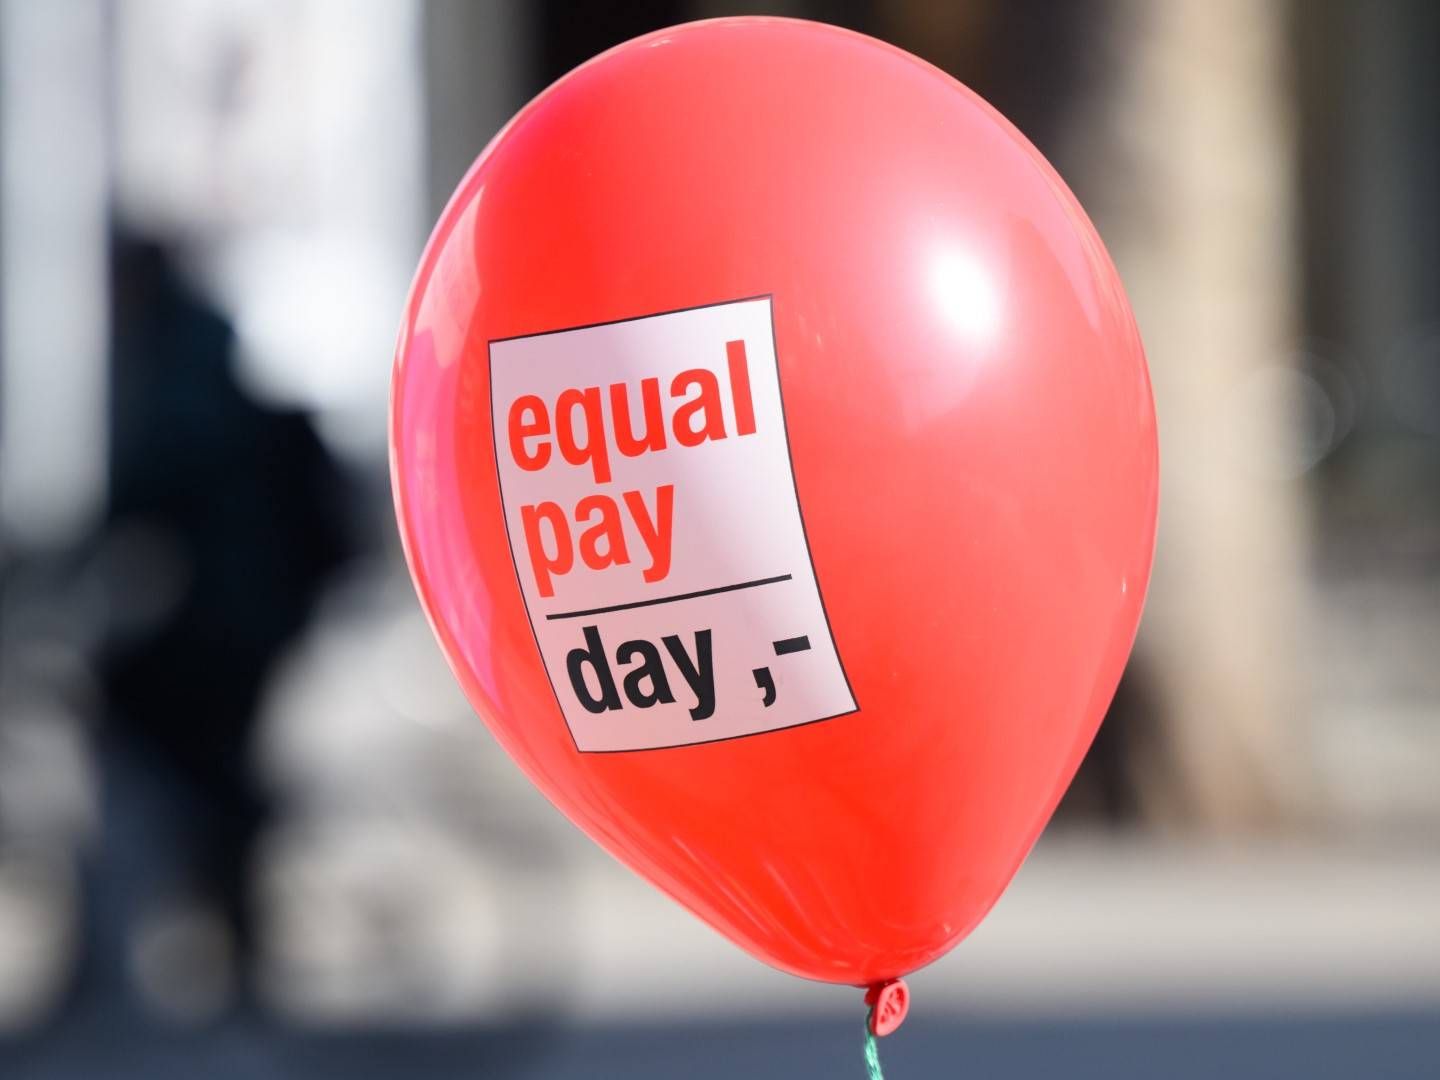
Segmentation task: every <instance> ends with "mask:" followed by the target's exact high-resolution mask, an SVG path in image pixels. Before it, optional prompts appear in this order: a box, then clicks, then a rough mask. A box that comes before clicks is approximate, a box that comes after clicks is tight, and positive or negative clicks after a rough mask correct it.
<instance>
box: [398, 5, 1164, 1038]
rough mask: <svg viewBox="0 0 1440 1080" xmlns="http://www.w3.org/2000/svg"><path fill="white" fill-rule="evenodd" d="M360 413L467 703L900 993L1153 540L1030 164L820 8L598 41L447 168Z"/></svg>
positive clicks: (1114, 659)
mask: <svg viewBox="0 0 1440 1080" xmlns="http://www.w3.org/2000/svg"><path fill="white" fill-rule="evenodd" d="M391 425H392V431H391V434H392V452H393V475H394V485H395V493H396V503H397V508H398V514H399V519H400V527H401V532H402V535H403V537H404V544H405V550H406V553H407V556H408V558H409V563H410V568H411V571H412V572H413V575H414V578H415V582H416V585H417V588H418V590H419V594H420V597H421V600H422V602H423V603H424V606H425V609H426V611H427V612H428V613H429V615H430V618H431V621H432V622H433V625H434V628H435V631H436V634H437V635H438V637H439V640H440V642H441V645H442V646H443V648H444V650H445V653H446V655H447V656H448V657H449V660H450V663H451V665H452V667H453V669H454V671H455V673H456V675H457V677H458V678H459V680H460V682H461V684H462V685H463V687H464V690H465V692H466V694H467V695H468V696H469V699H470V701H471V703H472V704H473V705H474V707H475V709H476V711H477V712H478V713H479V714H480V716H481V717H482V718H483V719H484V721H485V722H486V723H487V724H488V725H489V726H490V728H491V730H492V731H493V732H494V734H495V737H496V738H497V739H498V740H499V742H500V743H501V745H503V746H504V748H505V749H506V750H507V751H508V752H509V753H510V754H511V756H513V757H514V759H515V760H516V762H517V763H518V764H519V765H520V767H521V768H522V769H524V771H525V772H526V773H527V774H528V775H529V777H530V778H531V779H532V780H533V781H534V782H535V784H536V785H537V786H538V787H539V788H540V789H541V790H542V791H543V792H544V793H545V794H546V795H547V796H548V797H549V798H550V799H551V801H552V802H554V804H555V805H556V806H558V807H559V808H560V809H561V810H562V811H564V813H565V814H567V815H568V816H569V817H570V818H571V820H573V821H574V822H575V823H576V824H577V825H579V826H580V828H582V829H583V830H584V831H585V832H586V833H588V834H589V835H590V836H591V837H593V838H594V839H595V840H596V842H598V843H599V844H601V845H602V846H603V847H604V848H606V849H607V850H608V851H610V852H611V853H612V854H613V855H615V857H616V858H618V859H620V860H621V861H622V862H624V863H625V864H627V865H628V866H630V867H631V868H632V869H634V870H635V871H636V872H638V873H639V874H641V875H643V876H644V877H646V878H648V879H649V880H650V881H651V882H652V883H653V884H655V885H656V886H657V887H659V888H660V889H662V890H663V891H664V892H666V893H668V894H669V895H670V896H672V897H674V898H675V899H676V900H678V901H679V902H680V903H681V904H683V905H685V906H686V907H687V908H689V909H690V910H691V911H693V912H694V913H695V914H696V915H698V916H699V917H700V918H702V919H704V920H705V921H706V922H708V923H709V924H710V925H711V926H713V927H715V928H716V929H718V930H720V931H721V932H722V933H724V934H725V935H726V936H728V937H729V938H731V939H732V940H733V941H734V942H736V943H737V944H739V945H740V946H742V947H743V948H745V949H747V950H749V951H750V952H751V953H753V954H754V955H755V956H757V957H759V958H760V959H762V960H764V961H766V962H768V963H770V964H773V965H774V966H776V967H778V968H781V969H783V970H785V971H788V972H793V973H794V974H796V975H802V976H806V977H809V978H812V979H821V980H827V981H831V982H837V983H848V984H854V985H859V986H867V987H872V988H874V990H873V992H872V999H875V1000H879V1001H881V1002H882V1004H884V1009H883V1010H882V1011H883V1012H884V1015H883V1016H882V1017H881V1018H880V1021H879V1023H881V1024H883V1023H884V1022H885V1019H886V1018H887V1017H888V1018H889V1019H890V1020H893V1021H894V1022H898V1020H897V1019H895V1018H896V1017H897V1016H903V1009H904V1005H905V1003H906V1002H905V1000H904V999H903V995H902V996H899V997H897V995H896V994H895V993H894V992H893V990H894V988H893V987H892V988H890V990H891V991H892V992H891V993H889V994H888V996H887V995H886V994H883V993H882V992H881V991H882V990H884V989H885V988H884V987H882V984H885V983H888V982H889V981H890V980H893V979H895V978H896V977H898V976H901V975H903V974H904V973H906V972H909V971H913V970H914V969H916V968H918V967H920V966H922V965H924V964H928V963H930V962H931V961H932V960H934V959H936V958H937V957H939V956H940V955H941V954H943V953H944V952H946V950H948V949H950V948H951V947H952V946H954V945H955V944H956V943H957V942H958V941H960V939H962V938H963V937H965V935H966V934H968V933H969V932H970V931H971V930H972V929H973V928H974V927H975V925H976V924H977V923H978V922H979V921H980V919H981V918H982V917H983V916H984V915H985V913H986V912H987V911H988V910H989V909H990V907H991V905H993V904H994V903H995V901H996V899H997V898H998V897H999V896H1000V893H1001V892H1002V890H1004V888H1005V886H1006V884H1007V883H1008V882H1009V881H1010V878H1011V876H1012V875H1013V874H1014V873H1015V871H1016V869H1017V867H1018V866H1019V865H1020V863H1021V861H1022V860H1023V859H1024V858H1025V855H1026V853H1027V852H1028V851H1029V850H1030V848H1031V845H1032V844H1034V842H1035V840H1036V838H1037V836H1038V835H1039V833H1040V831H1041V829H1042V828H1043V827H1044V825H1045V823H1046V821H1047V819H1048V818H1049V816H1050V814H1051V812H1052V811H1053V810H1054V808H1055V805H1056V803H1057V801H1058V800H1059V799H1060V796H1061V794H1062V793H1063V792H1064V791H1065V788H1066V786H1067V785H1068V783H1069V782H1070V779H1071V777H1072V775H1073V774H1074V772H1075V770H1076V767H1077V766H1078V765H1079V762H1080V759H1081V758H1082V756H1083V755H1084V754H1085V751H1086V749H1087V747H1088V746H1089V744H1090V741H1091V738H1092V737H1093V735H1094V734H1095V730H1096V727H1097V725H1098V724H1099V723H1100V720H1101V717H1102V715H1103V714H1104V712H1105V709H1106V707H1107V705H1108V704H1109V701H1110V699H1111V695H1112V694H1113V692H1114V690H1115V686H1116V683H1117V681H1118V680H1119V677H1120V673H1121V669H1122V668H1123V667H1124V665H1125V661H1126V657H1127V654H1128V652H1129V650H1130V646H1131V643H1132V640H1133V638H1134V635H1135V630H1136V623H1137V620H1138V619H1139V616H1140V609H1141V603H1142V599H1143V597H1144V594H1145V588H1146V583H1147V580H1148V578H1149V574H1150V563H1151V554H1152V549H1153V543H1154V536H1155V511H1156V494H1157V481H1156V465H1157V454H1156V437H1155V421H1154V414H1153V408H1152V402H1151V393H1150V386H1149V381H1148V377H1147V373H1146V367H1145V360H1144V356H1143V353H1142V351H1141V345H1140V340H1139V338H1138V336H1137V333H1136V329H1135V325H1134V322H1133V319H1132V317H1131V313H1130V310H1129V307H1128V305H1127V302H1126V299H1125V294H1124V291H1123V289H1122V287H1121V284H1120V282H1119V280H1118V278H1117V276H1116V273H1115V270H1114V268H1113V267H1112V265H1111V263H1110V261H1109V259H1108V257H1107V256H1106V253H1105V250H1104V248H1103V246H1102V245H1101V243H1100V240H1099V238H1098V237H1097V236H1096V233H1095V230H1094V229H1093V228H1092V226H1091V225H1090V223H1089V221H1088V220H1087V219H1086V217H1085V214H1084V213H1083V211H1082V210H1081V209H1080V206H1079V205H1078V204H1077V202H1076V201H1075V198H1074V197H1073V196H1072V195H1071V194H1070V192H1069V190H1068V189H1067V188H1066V187H1065V185H1064V184H1063V183H1062V182H1061V180H1060V178H1059V177H1058V176H1057V175H1056V174H1055V172H1054V170H1052V169H1051V167H1050V166H1049V165H1048V164H1047V163H1046V162H1045V160H1044V159H1043V158H1042V157H1041V156H1040V154H1039V153H1038V152H1037V151H1036V150H1035V148H1034V147H1033V146H1031V145H1030V143H1028V142H1027V141H1026V140H1025V138H1024V137H1023V136H1022V135H1020V133H1019V132H1017V131H1016V130H1015V129H1014V128H1013V127H1011V125H1010V124H1009V123H1007V122H1006V121H1005V120H1004V119H1003V118H1002V117H1001V116H1000V115H998V114H997V113H996V112H995V111H994V110H993V109H992V108H990V107H989V106H988V105H986V104H985V103H984V102H983V101H982V100H980V99H979V98H978V97H976V96H975V95H974V94H973V93H971V92H970V91H969V90H967V89H965V88H964V87H963V86H961V85H960V84H959V83H957V82H955V81H954V80H953V79H952V78H950V77H949V76H947V75H945V74H943V73H942V72H940V71H938V70H937V69H935V68H934V67H931V66H930V65H928V64H926V63H923V62H922V61H920V60H918V59H916V58H915V57H913V56H911V55H909V54H907V53H904V52H901V51H900V50H898V49H895V48H892V47H890V46H887V45H884V44H882V43H880V42H877V41H874V40H871V39H869V38H866V37H863V36H860V35H857V34H853V33H849V32H846V31H842V30H838V29H834V28H831V27H827V26H821V25H817V24H813V23H805V22H797V21H790V20H779V19H748V18H747V19H726V20H719V21H713V22H705V23H696V24H692V25H687V26H681V27H678V28H676V29H673V30H667V31H663V32H660V33H656V34H651V35H649V36H647V37H643V38H640V39H638V40H635V41H632V42H630V43H628V44H626V45H622V46H620V47H619V48H617V49H614V50H612V51H610V52H608V53H606V54H604V55H603V56H601V57H599V58H597V59H595V60H593V61H591V62H590V63H587V64H585V65H584V66H582V67H580V68H579V69H577V70H576V71H574V72H572V73H571V74H569V75H568V76H566V77H565V78H563V79H561V80H560V81H559V82H558V83H556V84H555V85H554V86H552V87H550V88H549V89H548V90H546V91H545V92H544V93H543V94H541V95H540V96H539V97H538V98H536V99H535V100H534V101H533V102H532V103H531V104H530V105H528V106H527V107H526V108H525V109H524V110H523V111H522V112H521V113H520V114H519V115H518V116H516V117H515V119H514V120H513V121H512V122H511V123H510V124H509V125H508V126H507V127H506V128H505V129H504V130H503V131H502V132H501V133H500V134H499V135H498V136H497V137H496V138H495V140H494V141H493V142H492V143H491V144H490V146H489V147H488V148H487V149H486V150H485V152H484V153H483V154H482V155H481V156H480V158H479V160H478V161H477V162H476V163H475V165H474V167H473V168H472V169H471V170H470V173H469V174H468V175H467V176H466V178H465V180H464V181H463V182H462V184H461V185H460V188H459V190H458V191H457V192H456V193H455V196H454V198H453V199H452V200H451V202H450V205H449V206H448V208H447V209H446V210H445V213H444V215H443V217H442V218H441V220H440V222H439V225H438V226H437V228H436V230H435V233H434V236H433V238H432V239H431V241H430V244H429V247H428V248H427V249H426V252H425V255H424V257H423V261H422V263H421V266H420V269H419V272H418V274H417V277H416V280H415V285H414V290H413V293H412V296H411V299H410V302H409V308H408V311H407V312H406V315H405V322H404V328H403V331H402V334H401V337H400V342H399V353H398V357H397V361H396V367H395V376H394V391H393V401H392V417H391ZM873 1003H874V1000H872V1004H873ZM897 1010H898V1011H897ZM892 1026H893V1025H892Z"/></svg>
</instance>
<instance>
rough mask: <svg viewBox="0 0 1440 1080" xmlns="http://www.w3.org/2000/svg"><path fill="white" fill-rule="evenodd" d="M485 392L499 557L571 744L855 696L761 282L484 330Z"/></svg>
mask: <svg viewBox="0 0 1440 1080" xmlns="http://www.w3.org/2000/svg"><path fill="white" fill-rule="evenodd" d="M490 391H491V394H490V398H491V409H492V421H493V423H494V432H495V449H496V461H497V463H498V467H499V480H500V493H501V499H502V501H503V503H504V507H505V527H506V529H507V531H508V533H509V538H510V551H511V554H512V555H513V556H514V560H515V572H516V575H517V576H518V578H519V581H520V588H521V591H522V592H523V594H524V597H525V605H526V609H527V611H528V612H529V615H530V624H531V627H532V628H533V629H534V631H535V641H536V644H537V645H538V646H539V649H540V655H541V658H542V659H543V660H544V663H545V669H546V671H547V672H548V673H549V676H550V683H551V685H552V686H553V687H554V689H555V696H556V698H557V700H558V701H559V703H560V709H561V711H562V712H563V713H564V716H565V720H566V722H567V723H568V724H569V726H570V733H571V735H572V736H574V739H575V745H576V747H577V748H578V749H580V750H582V751H616V750H646V749H653V748H657V747H665V746H684V745H688V744H691V743H701V742H713V741H715V740H718V739H733V738H736V737H739V736H742V735H756V734H759V733H761V732H765V731H774V730H776V729H777V728H786V727H794V726H796V725H798V724H810V723H814V722H815V721H818V720H828V719H833V718H834V717H837V716H843V715H845V714H846V713H850V712H854V711H855V708H856V705H855V699H854V697H853V695H852V694H851V692H850V687H849V684H848V682H847V681H846V677H845V672H844V669H843V667H842V665H841V662H840V657H839V655H838V654H837V652H836V649H835V643H834V640H833V639H832V637H831V634H830V627H829V624H828V622H827V621H826V616H825V608H824V605H823V603H822V602H821V599H820V591H819V588H818V586H817V585H816V582H815V573H814V570H813V568H812V566H811V562H810V551H809V548H808V546H807V544H806V539H805V528H804V525H803V523H802V521H801V516H800V505H799V500H798V497H797V495H796V490H795V480H794V475H793V473H792V471H791V465H790V447H789V441H788V438H787V436H786V432H785V413H784V407H783V405H782V403H781V397H780V379H779V370H778V365H777V363H776V358H775V339H774V333H773V330H772V328H771V312H770V299H769V298H768V297H762V298H759V299H751V300H737V301H735V302H733V303H725V304H715V305H712V306H709V307H700V308H692V309H688V310H684V311H672V312H666V313H664V314H660V315H649V316H645V317H642V318H637V319H627V320H625V321H623V322H614V323H606V324H603V325H599V326H588V327H579V328H576V329H571V330H557V331H553V332H549V333H544V334H536V335H533V336H529V337H520V338H509V339H506V340H502V341H493V342H491V343H490Z"/></svg>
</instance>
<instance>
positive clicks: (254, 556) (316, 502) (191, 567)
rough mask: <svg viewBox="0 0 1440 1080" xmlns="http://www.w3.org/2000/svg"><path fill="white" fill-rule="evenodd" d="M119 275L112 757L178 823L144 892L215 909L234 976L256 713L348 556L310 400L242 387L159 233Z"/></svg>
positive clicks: (108, 661)
mask: <svg viewBox="0 0 1440 1080" xmlns="http://www.w3.org/2000/svg"><path fill="white" fill-rule="evenodd" d="M111 274H112V286H113V292H112V295H113V297H114V322H113V334H114V337H113V352H112V366H113V385H112V397H111V401H112V416H111V423H112V427H111V452H110V463H111V464H110V501H109V506H108V510H107V513H106V523H105V540H104V541H103V544H102V547H103V549H104V551H105V554H104V558H103V562H104V563H105V564H106V565H107V572H106V577H107V578H108V579H109V585H108V590H107V591H108V592H109V594H110V605H109V606H110V608H111V616H110V620H109V622H110V627H109V632H108V633H107V635H106V640H105V644H104V647H103V650H102V657H101V677H102V681H103V685H104V690H105V694H106V699H107V722H106V726H105V730H104V732H103V737H102V740H101V741H102V748H103V757H104V760H105V761H106V763H107V765H116V766H117V767H118V768H119V769H120V770H121V771H123V770H125V769H129V770H131V772H132V773H133V774H135V775H139V776H140V777H141V778H142V783H141V787H142V788H144V789H146V790H145V793H144V799H145V800H149V801H150V802H152V803H158V804H159V805H160V807H161V810H160V812H159V815H158V817H159V820H162V821H163V822H165V824H166V827H167V829H170V830H172V832H173V835H171V836H169V837H166V838H160V839H159V842H160V843H166V842H168V843H171V844H173V845H174V850H172V851H171V852H170V853H169V854H170V855H171V856H172V857H173V861H174V863H175V864H176V865H175V866H172V867H171V868H170V872H171V873H173V875H174V876H175V877H176V878H177V879H178V880H175V881H171V882H165V883H150V882H147V883H145V884H146V887H147V889H151V890H153V888H154V886H155V885H157V884H163V885H164V886H166V887H169V888H172V889H176V890H178V891H179V892H180V893H182V894H183V897H182V899H184V900H185V901H187V902H194V903H198V904H202V905H204V906H206V907H207V908H209V909H210V910H213V911H218V912H219V913H220V914H221V915H222V916H223V917H224V920H225V922H226V923H228V929H229V931H230V936H231V937H232V938H233V943H234V950H233V952H234V959H235V963H234V964H232V965H231V966H232V968H233V970H234V972H235V973H236V974H237V975H239V976H240V979H241V982H240V985H241V987H242V988H243V978H244V973H245V972H246V970H247V968H248V964H247V963H246V960H247V958H248V957H249V955H250V954H251V951H252V950H251V946H252V944H253V932H254V927H253V925H252V919H251V915H250V905H249V902H248V894H249V868H250V862H251V857H252V853H253V851H254V847H255V841H256V838H257V836H258V835H259V832H260V829H261V827H262V824H263V822H264V819H265V816H266V805H265V799H264V797H263V795H262V793H261V790H260V789H259V787H258V786H257V784H256V782H255V779H254V777H253V776H252V774H251V762H250V755H249V749H250V741H251V733H252V727H253V725H254V721H255V714H256V708H257V705H258V701H259V695H260V692H261V689H262V686H263V684H264V681H265V678H266V675H267V671H268V669H269V668H270V667H271V665H272V663H273V662H274V661H275V659H276V657H277V655H278V654H279V653H280V652H281V650H282V649H283V648H284V646H285V645H286V643H287V642H288V641H289V640H290V639H291V638H292V637H293V636H294V635H295V634H296V632H297V631H298V630H299V629H300V628H301V626H302V625H303V624H304V622H305V620H306V618H307V616H308V614H309V610H310V606H311V603H312V601H313V599H314V598H315V596H316V594H317V591H318V590H319V588H320V587H321V585H322V584H323V583H324V581H325V580H326V578H327V576H328V575H329V574H330V573H331V572H332V571H333V570H334V569H335V568H336V567H337V566H338V565H339V564H340V563H341V562H342V561H343V560H344V559H346V557H347V556H348V555H349V554H350V553H351V547H350V543H349V535H348V530H347V528H346V525H345V522H346V510H347V507H346V500H345V495H344V482H343V477H342V475H341V473H340V471H339V469H338V467H337V466H336V464H335V463H334V462H333V461H332V459H331V458H330V456H329V455H328V453H327V452H326V451H325V449H324V448H323V446H322V445H321V443H320V442H319V440H318V438H317V437H316V434H315V431H314V429H313V428H312V426H311V424H310V422H309V420H308V419H307V418H306V417H305V416H304V415H303V414H300V413H297V412H293V411H281V410H277V409H274V408H270V407H267V406H265V405H262V404H261V403H259V402H257V401H255V400H253V399H252V398H251V397H249V396H248V395H247V394H246V393H245V392H244V391H243V389H242V388H241V387H240V386H239V385H238V384H237V382H236V380H235V377H234V375H233V373H232V367H231V365H232V358H233V353H234V347H235V335H234V333H233V331H232V328H231V326H230V324H229V323H228V322H227V321H226V319H225V318H224V317H223V316H222V315H221V314H220V313H219V312H218V311H217V310H216V309H215V308H214V307H213V306H212V305H211V304H210V303H209V302H208V301H207V300H205V299H204V298H202V297H201V296H200V295H199V294H198V293H197V292H196V291H195V290H194V289H193V288H192V287H190V286H189V285H188V284H187V282H186V281H185V280H184V279H183V278H182V277H181V275H180V274H179V273H178V272H177V270H176V267H175V265H174V262H173V261H172V259H171V258H170V256H169V254H168V253H167V252H166V250H165V249H164V248H163V247H162V246H161V245H159V244H157V243H154V242H151V241H147V240H144V239H140V238H137V237H134V236H130V235H127V234H125V233H123V232H122V233H119V234H117V235H116V236H115V237H114V238H113V247H112V260H111ZM114 773H115V770H114V769H112V770H111V774H110V775H109V776H107V781H113V780H114ZM121 786H123V782H122V785H121ZM152 814H153V812H152ZM120 816H121V817H123V816H124V812H123V811H122V813H121V815H120ZM141 816H142V817H143V816H144V815H141ZM132 831H135V830H132ZM138 831H140V832H141V833H142V834H143V831H144V830H138ZM118 833H119V834H120V835H121V836H122V837H123V836H124V833H125V830H124V828H123V827H121V828H120V829H119V830H118ZM119 842H120V843H122V844H124V843H126V842H127V841H126V840H124V839H121V840H120V841H119ZM156 842H157V840H156V838H153V837H143V836H142V839H140V840H139V841H138V842H137V841H136V839H135V838H134V837H133V836H132V837H131V838H130V839H129V841H128V843H130V844H131V845H132V846H135V847H149V846H150V845H152V844H155V843H156ZM147 858H149V859H150V861H151V862H152V863H153V856H146V855H143V854H142V856H141V862H142V863H145V861H146V859H147ZM131 876H136V875H133V874H132V875H131ZM139 876H146V875H143V874H142V875H139ZM130 932H131V933H133V930H132V931H130Z"/></svg>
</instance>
